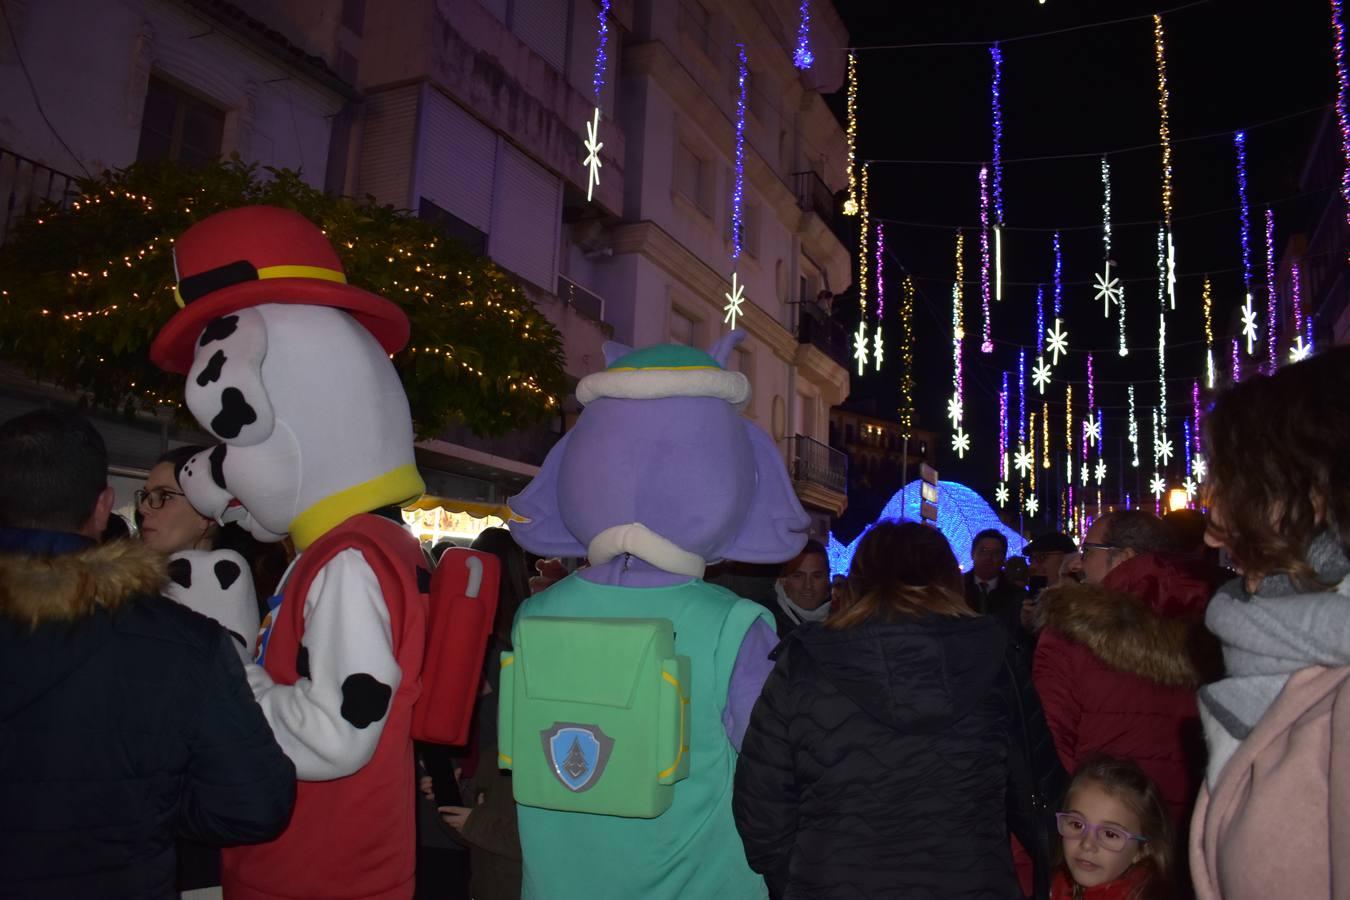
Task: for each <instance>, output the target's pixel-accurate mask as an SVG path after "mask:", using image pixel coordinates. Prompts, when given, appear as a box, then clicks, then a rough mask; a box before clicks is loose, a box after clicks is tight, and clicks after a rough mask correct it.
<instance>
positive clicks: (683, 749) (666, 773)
mask: <svg viewBox="0 0 1350 900" xmlns="http://www.w3.org/2000/svg"><path fill="white" fill-rule="evenodd" d="M661 679H662V680H663V681H668V682H670V683H671V684H673V685H675V691H676V693H677V694H679V697H680V706H681V707H683V706H686V705H688V703H689V701H688V700H687V699H685V696H684V691H681V690H680V679H678V678H676V677H675V676H674V675H672V674H670V673H669V672H662V673H661ZM684 718H685V714H684V710H683V709H681V710H680V749H679V750H678V751H677V752H676V753H675V761H674V762H673V763H671V764H670V768H668V769H663V770H661V771H660V772H658V773H657V776H656V777H657V778H669V777H670V776H671V775H674V774H675V770H676V769H678V768H679V767H680V760H682V759H684V755H685V754H686V753H688V752H689V747H688V746H686V745H685V743H684Z"/></svg>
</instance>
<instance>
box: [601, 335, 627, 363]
mask: <svg viewBox="0 0 1350 900" xmlns="http://www.w3.org/2000/svg"><path fill="white" fill-rule="evenodd" d="M600 352H601V353H603V354H604V355H605V367H606V368H608V367H610V366H612V365H614V361H615V360H617V359H620V358H622V357H624V356H627V355H628V354H629V353H632V352H633V348H632V347H630V346H628V345H627V344H620V343H619V342H618V341H605V343H604V344H603V345H601V347H600Z"/></svg>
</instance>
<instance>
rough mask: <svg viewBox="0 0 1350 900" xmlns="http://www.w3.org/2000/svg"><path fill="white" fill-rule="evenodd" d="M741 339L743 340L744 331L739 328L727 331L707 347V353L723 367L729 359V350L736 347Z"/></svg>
mask: <svg viewBox="0 0 1350 900" xmlns="http://www.w3.org/2000/svg"><path fill="white" fill-rule="evenodd" d="M743 340H745V332H744V331H741V330H740V329H739V328H738V329H736V330H735V331H728V332H727V333H726V334H724V335H722V336H721V337H720V338H718V339H717V340H716V341H715V342H714V343H713V345H712V346H711V347H709V348H708V355H709V356H711V357H712V358H713V359H715V360H717V364H718V365H719V366H721V367H722V368H724V369H725V368H726V367H727V363H728V362H730V360H731V351H732V350H734V349H736V346H737V345H738V344H740V342H741V341H743Z"/></svg>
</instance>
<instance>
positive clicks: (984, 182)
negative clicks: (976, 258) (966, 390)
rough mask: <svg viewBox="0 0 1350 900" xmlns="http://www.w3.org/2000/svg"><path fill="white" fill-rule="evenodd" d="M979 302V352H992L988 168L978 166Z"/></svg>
mask: <svg viewBox="0 0 1350 900" xmlns="http://www.w3.org/2000/svg"><path fill="white" fill-rule="evenodd" d="M980 302H981V303H982V304H983V306H984V332H983V336H984V340H983V341H982V342H981V344H980V352H981V353H993V352H994V341H993V338H992V336H991V334H990V330H989V169H988V167H987V166H981V167H980Z"/></svg>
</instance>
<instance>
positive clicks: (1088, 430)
mask: <svg viewBox="0 0 1350 900" xmlns="http://www.w3.org/2000/svg"><path fill="white" fill-rule="evenodd" d="M1083 434H1084V435H1086V436H1087V442H1088V446H1089V447H1095V446H1097V439H1098V438H1100V437H1101V436H1102V426H1101V424H1100V423H1099V422H1098V421H1097V420H1096V419H1094V418H1091V417H1089V418H1086V419H1084V420H1083Z"/></svg>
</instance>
